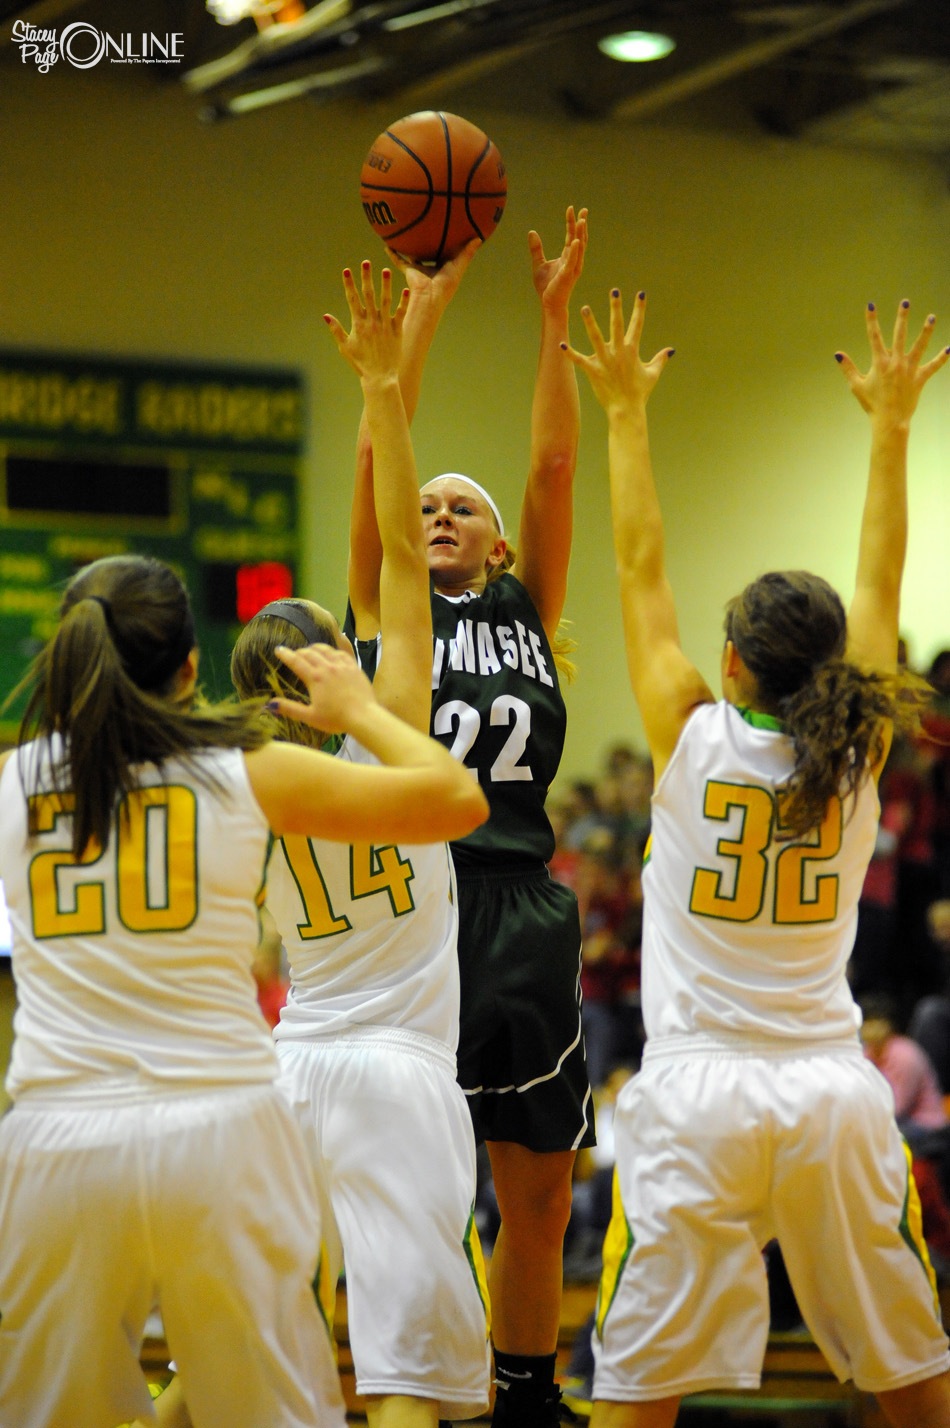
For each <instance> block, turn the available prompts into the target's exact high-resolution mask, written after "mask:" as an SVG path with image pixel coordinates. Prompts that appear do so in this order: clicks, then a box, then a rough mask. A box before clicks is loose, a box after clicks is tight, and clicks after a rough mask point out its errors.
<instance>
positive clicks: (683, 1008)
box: [594, 703, 950, 1402]
mask: <svg viewBox="0 0 950 1428" xmlns="http://www.w3.org/2000/svg"><path fill="white" fill-rule="evenodd" d="M792 767H793V749H792V743H791V740H790V739H789V738H788V737H787V736H786V735H785V734H783V733H782V732H781V728H780V726H779V725H778V724H777V722H776V721H775V720H771V719H768V718H767V717H765V716H762V715H756V714H749V713H746V714H744V713H743V712H742V711H739V710H738V709H736V708H735V707H733V706H732V705H730V704H727V703H718V704H707V705H703V706H701V707H700V708H698V709H697V710H696V711H695V712H694V713H693V714H692V716H691V717H690V719H689V720H688V722H687V724H686V726H685V728H684V730H683V732H682V734H681V735H680V739H679V742H678V743H677V746H676V749H675V751H674V753H673V756H672V758H671V759H670V762H669V764H668V765H667V767H666V769H665V770H664V772H663V775H662V777H661V778H660V780H659V783H658V785H657V788H656V791H655V794H654V798H653V818H652V836H651V841H650V845H649V848H648V853H647V860H646V863H645V868H644V878H643V884H644V932H643V988H642V994H643V1015H644V1024H645V1027H646V1031H647V1037H648V1040H647V1046H646V1052H645V1055H644V1062H643V1068H642V1070H641V1071H640V1072H639V1073H638V1075H637V1076H635V1077H634V1078H633V1079H632V1080H631V1081H630V1082H629V1083H628V1084H627V1086H626V1087H624V1089H623V1091H622V1092H621V1095H620V1098H619V1101H618V1106H617V1114H616V1135H617V1168H618V1177H617V1186H616V1187H615V1202H614V1216H613V1219H612V1221H611V1226H610V1229H609V1231H608V1235H607V1242H606V1245H605V1251H604V1275H603V1279H602V1282H601V1287H600V1296H599V1300H598V1306H597V1322H596V1331H595V1335H594V1351H595V1359H596V1372H595V1379H594V1397H595V1398H598V1399H606V1400H613V1401H619V1402H636V1401H643V1400H650V1399H656V1398H664V1397H672V1396H676V1395H681V1394H687V1393H696V1392H702V1391H705V1390H709V1389H713V1388H720V1389H728V1388H736V1389H742V1388H754V1387H756V1386H757V1385H758V1383H759V1382H760V1376H761V1365H762V1357H763V1354H764V1350H765V1344H766V1340H767V1336H768V1314H769V1311H768V1290H767V1283H766V1276H765V1269H764V1265H763V1262H762V1256H761V1249H762V1247H763V1246H764V1245H765V1244H766V1243H767V1242H768V1241H769V1240H770V1239H772V1238H774V1237H777V1238H778V1240H779V1243H780V1245H781V1247H782V1251H783V1254H784V1258H785V1262H786V1266H787V1268H788V1271H789V1275H790V1278H791V1281H792V1286H793V1288H794V1290H795V1294H796V1298H797V1300H798V1304H799V1308H800V1309H801V1312H802V1315H803V1317H804V1319H805V1322H806V1323H807V1324H808V1326H809V1328H810V1329H811V1331H812V1333H813V1334H814V1337H815V1339H816V1341H817V1343H818V1345H819V1347H820V1348H821V1350H822V1352H823V1353H824V1354H825V1356H826V1358H827V1359H828V1361H829V1363H830V1364H831V1366H832V1368H833V1369H834V1371H835V1372H836V1374H837V1375H838V1377H839V1378H840V1379H842V1380H845V1379H847V1378H853V1379H854V1381H855V1383H856V1384H857V1385H858V1387H859V1388H861V1389H863V1390H865V1391H868V1392H879V1391H881V1390H886V1389H892V1388H897V1387H900V1386H903V1385H904V1384H908V1383H912V1382H916V1381H918V1380H922V1379H925V1378H929V1377H931V1376H932V1375H933V1374H935V1373H938V1372H940V1371H942V1370H943V1369H945V1368H948V1367H950V1352H948V1347H947V1340H946V1337H945V1335H944V1333H943V1330H942V1327H941V1324H940V1317H939V1306H938V1304H937V1300H936V1291H935V1284H934V1278H933V1272H932V1270H931V1268H930V1263H929V1259H928V1257H927V1252H926V1248H925V1246H924V1244H923V1239H922V1236H921V1233H920V1213H919V1203H918V1201H917V1195H916V1190H915V1188H914V1186H913V1181H912V1180H911V1179H910V1176H909V1161H908V1158H907V1155H906V1153H905V1148H904V1146H903V1143H902V1141H901V1138H900V1135H899V1133H898V1131H897V1127H896V1124H895V1121H894V1107H893V1099H892V1097H891V1094H890V1091H889V1089H888V1087H887V1084H886V1082H885V1081H884V1079H883V1077H881V1075H880V1073H879V1072H878V1071H876V1069H875V1068H874V1067H873V1066H872V1065H871V1064H870V1063H869V1062H867V1061H866V1060H865V1058H864V1056H863V1054H862V1052H861V1047H860V1043H859V1040H858V1034H857V1028H858V1025H859V1022H860V1014H859V1012H858V1010H857V1008H856V1007H855V1005H854V1002H853V999H852V997H851V994H850V990H849V988H848V985H847V982H846V980H845V967H846V964H847V960H848V956H849V954H850V950H851V943H852V940H853V936H854V926H855V918H856V908H857V900H858V896H859V893H860V890H861V886H862V883H863V880H864V873H865V869H866V867H867V864H868V861H869V858H870V855H871V850H872V848H873V846H874V837H875V830H876V826H877V819H878V814H879V805H878V800H877V793H876V789H875V786H874V784H873V782H872V781H871V780H870V779H869V780H867V781H866V782H864V783H863V784H862V785H861V787H860V789H859V791H858V793H857V796H856V798H854V799H849V800H847V802H843V801H842V800H840V799H835V800H833V801H832V803H831V805H830V806H829V809H828V812H827V814H826V817H825V819H824V822H823V823H822V825H821V828H820V830H818V831H817V832H815V833H813V834H811V835H809V836H808V837H807V838H805V839H804V840H801V841H793V840H790V839H788V838H783V836H782V827H781V799H780V797H779V798H776V792H775V791H776V789H777V787H778V786H779V785H781V784H782V783H783V782H784V781H785V780H786V779H787V778H788V776H789V774H790V773H791V770H792ZM898 1305H899V1306H900V1308H899V1309H897V1308H896V1306H898Z"/></svg>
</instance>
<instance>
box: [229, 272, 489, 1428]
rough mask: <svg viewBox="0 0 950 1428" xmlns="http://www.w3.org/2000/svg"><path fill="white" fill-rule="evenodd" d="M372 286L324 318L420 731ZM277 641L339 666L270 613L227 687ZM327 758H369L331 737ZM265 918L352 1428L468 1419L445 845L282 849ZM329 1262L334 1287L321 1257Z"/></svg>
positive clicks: (479, 1327)
mask: <svg viewBox="0 0 950 1428" xmlns="http://www.w3.org/2000/svg"><path fill="white" fill-rule="evenodd" d="M390 284H391V278H390V274H389V271H388V270H387V269H384V271H383V275H382V279H381V292H380V301H379V303H378V304H377V302H376V298H375V293H374V288H373V279H372V270H371V267H370V264H369V263H364V264H363V268H362V274H361V280H360V284H359V287H358V288H357V285H356V284H355V282H354V280H353V278H352V275H351V274H350V273H349V271H347V272H346V273H345V274H344V290H345V293H346V298H347V302H348V305H349V308H350V314H351V331H350V332H349V333H348V334H347V333H346V332H345V331H344V329H343V328H342V327H341V325H340V324H339V322H337V321H336V320H335V319H329V322H330V326H331V331H332V333H333V336H334V337H335V339H336V341H337V344H338V346H339V349H340V351H341V353H342V354H343V356H344V357H345V358H346V359H347V360H348V361H349V363H350V364H351V366H353V368H354V369H355V370H356V372H357V373H358V374H359V376H360V380H361V385H362V389H363V394H364V403H365V410H366V415H367V420H368V422H369V426H370V430H371V433H372V439H373V445H374V450H375V451H376V452H377V465H376V470H377V476H378V479H377V483H376V497H375V499H376V508H377V513H378V528H379V534H380V540H381V546H382V579H381V583H380V590H379V600H378V606H377V608H376V610H375V611H374V614H375V616H376V618H377V619H378V621H379V624H380V631H381V635H380V659H379V667H378V671H377V673H376V678H375V683H374V689H375V692H376V696H377V698H378V699H379V700H380V701H381V703H382V704H383V705H384V706H385V707H388V708H390V709H391V710H393V711H394V712H396V713H398V714H400V715H401V716H402V717H403V718H405V719H407V720H408V721H409V722H410V723H411V724H413V725H414V726H415V727H416V728H417V729H419V730H422V731H425V730H427V729H428V724H429V689H430V677H431V667H432V625H431V618H430V614H429V578H428V569H427V564H426V556H425V547H424V544H423V538H422V521H421V518H420V514H419V497H418V483H417V479H416V468H415V461H414V459H413V454H412V445H411V442H410V439H409V425H408V422H407V420H406V414H405V409H404V407H403V401H402V396H401V394H400V390H399V382H398V364H399V359H400V354H401V329H402V315H403V313H404V311H405V303H403V304H402V306H401V308H400V309H399V310H398V311H397V315H396V318H395V320H394V319H392V318H391V317H390ZM281 641H283V642H291V641H292V642H294V643H301V642H311V641H324V642H327V641H328V642H330V643H334V644H338V645H340V647H342V648H345V649H346V650H347V652H348V654H349V655H350V657H351V658H352V650H351V647H350V645H349V642H348V641H346V640H345V639H344V637H343V635H342V634H341V633H340V629H339V626H338V625H337V623H336V621H335V620H333V618H332V616H330V615H328V614H327V612H326V611H324V610H321V609H320V607H319V606H317V605H313V604H311V603H310V602H307V601H301V600H294V601H290V602H288V601H278V602H275V603H274V604H271V605H269V606H267V607H265V609H264V610H263V611H261V613H260V614H259V615H257V616H256V617H255V618H254V619H253V620H252V621H251V622H250V623H249V624H248V625H247V626H246V628H245V629H244V630H243V631H242V633H241V636H240V638H239V640H238V642H237V645H236V646H235V650H234V655H233V658H232V674H233V677H234V681H235V685H236V687H237V689H238V691H239V693H241V694H242V695H245V696H247V695H252V694H256V693H266V692H267V690H268V689H269V688H271V687H272V681H273V679H274V676H275V673H276V668H275V667H276V665H277V661H276V660H275V658H274V647H275V645H277V644H279V643H280V642H281ZM282 685H283V687H284V690H285V692H286V693H288V694H289V695H290V697H295V696H296V693H297V691H296V690H295V689H294V688H293V687H292V686H290V684H289V683H288V681H287V680H286V679H284V680H283V681H282ZM287 732H288V734H290V735H295V734H296V735H297V736H299V732H300V728H299V726H289V727H288V730H287ZM303 732H304V733H305V735H306V736H307V737H316V738H319V735H313V734H312V731H310V730H305V731H303ZM336 757H337V760H338V761H347V762H349V761H353V762H357V763H364V762H366V761H367V760H370V761H372V755H371V754H368V753H367V751H366V750H365V749H364V748H362V747H361V746H360V744H359V743H358V742H357V741H356V740H354V739H350V738H347V739H346V740H345V741H344V743H343V746H342V748H340V750H339V752H338V753H337V756H336ZM267 908H268V911H269V912H270V913H271V915H272V916H273V918H274V921H275V924H276V926H277V929H278V931H279V932H280V935H281V938H282V940H283V943H284V946H285V948H286V950H287V955H288V960H289V964H290V992H289V995H288V998H287V1004H286V1006H285V1007H284V1009H283V1011H282V1014H281V1018H280V1022H279V1023H278V1026H277V1028H276V1030H275V1037H276V1040H277V1051H278V1056H279V1058H280V1061H281V1067H282V1086H283V1089H284V1090H285V1092H286V1093H287V1095H288V1097H289V1099H290V1101H291V1104H292V1105H293V1106H294V1109H295V1110H296V1112H297V1115H298V1119H299V1121H300V1124H301V1126H302V1128H303V1131H304V1136H305V1139H306V1140H307V1142H308V1144H309V1146H310V1149H311V1154H312V1157H313V1163H314V1166H315V1169H316V1178H317V1183H318V1186H319V1187H320V1188H321V1190H322V1192H323V1196H324V1201H325V1205H326V1207H327V1214H326V1215H325V1225H327V1226H335V1227H336V1229H337V1230H338V1233H339V1242H340V1244H341V1245H342V1254H343V1260H344V1262H345V1267H346V1289H347V1318H348V1324H349V1333H350V1344H351V1348H352V1352H353V1363H354V1367H355V1370H356V1386H357V1390H358V1392H359V1393H361V1394H363V1395H365V1396H366V1398H367V1414H368V1418H369V1421H370V1424H371V1425H374V1428H375V1425H380V1428H436V1423H437V1421H438V1419H439V1418H440V1417H442V1418H451V1419H460V1418H469V1417H473V1416H474V1415H476V1414H478V1413H480V1412H482V1411H483V1410H484V1409H485V1407H486V1406H487V1403H488V1390H489V1347H488V1327H489V1325H488V1302H487V1299H488V1296H487V1288H486V1285H485V1275H484V1268H483V1265H482V1260H481V1251H480V1247H479V1244H478V1234H477V1231H476V1229H475V1224H474V1218H473V1208H474V1199H475V1141H474V1136H473V1134H472V1127H471V1121H470V1118H469V1114H468V1109H467V1106H466V1102H465V1097H464V1095H463V1094H462V1091H461V1089H460V1088H459V1086H458V1083H457V1081H456V1079H455V1051H456V1046H457V1044H458V1024H459V973H458V960H457V953H456V934H457V928H458V912H457V894H456V889H455V879H454V875H453V871H452V863H451V859H450V857H449V851H448V848H447V847H446V846H445V845H443V846H441V847H434V846H430V847H424V846H420V845H411V844H407V843H402V842H401V843H399V844H398V846H396V845H392V844H390V845H386V844H383V843H381V842H379V841H377V842H375V843H361V844H356V845H354V846H352V847H343V846H342V845H340V844H336V845H334V844H332V843H329V842H327V841H326V840H325V839H315V838H311V839H306V838H299V837H298V838H283V839H281V840H280V842H279V843H278V844H277V845H276V846H275V848H274V851H273V853H272V855H271V859H270V863H269V865H268V873H267ZM327 1238H328V1240H329V1239H330V1237H329V1235H328V1236H327ZM339 1247H340V1246H339V1245H337V1246H336V1247H335V1248H336V1250H337V1251H338V1250H339ZM330 1266H331V1270H332V1271H334V1275H333V1278H334V1280H335V1273H336V1272H338V1271H339V1258H338V1254H337V1256H336V1257H335V1258H334V1255H333V1246H331V1256H330Z"/></svg>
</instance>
